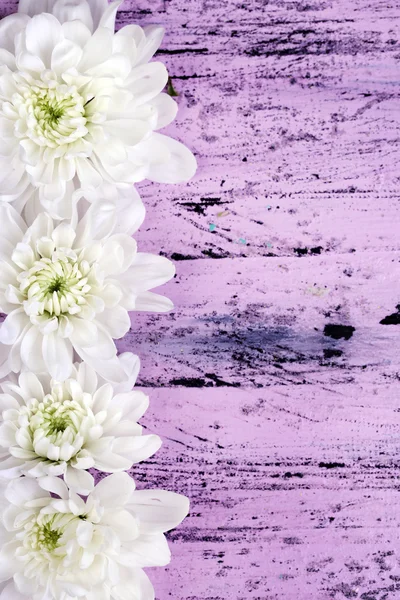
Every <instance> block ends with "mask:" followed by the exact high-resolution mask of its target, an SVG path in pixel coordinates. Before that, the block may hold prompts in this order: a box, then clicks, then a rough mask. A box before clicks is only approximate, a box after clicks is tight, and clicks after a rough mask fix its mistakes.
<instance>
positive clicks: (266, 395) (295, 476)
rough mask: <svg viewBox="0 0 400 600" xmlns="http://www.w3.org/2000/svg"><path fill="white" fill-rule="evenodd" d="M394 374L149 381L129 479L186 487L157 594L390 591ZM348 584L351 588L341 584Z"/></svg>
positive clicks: (395, 528)
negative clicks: (306, 380) (182, 384)
mask: <svg viewBox="0 0 400 600" xmlns="http://www.w3.org/2000/svg"><path fill="white" fill-rule="evenodd" d="M398 406H399V401H398V384H397V383H393V382H391V383H386V384H376V383H375V382H371V380H370V377H369V376H368V373H366V372H364V374H363V378H362V381H361V382H360V383H359V384H348V383H342V384H338V385H333V386H331V387H328V386H319V385H312V386H309V387H308V388H304V387H301V386H285V387H283V388H282V387H281V386H273V387H270V388H268V389H267V390H254V389H253V390H238V389H221V388H220V389H210V390H207V393H204V391H203V390H183V389H173V390H171V389H154V390H152V392H151V405H150V411H149V414H148V415H147V416H146V419H145V421H144V423H145V425H146V426H149V427H150V429H151V430H157V431H158V433H159V434H160V435H161V436H162V437H163V439H164V446H163V447H162V449H161V450H160V452H159V453H158V455H157V456H156V457H155V458H154V459H153V460H152V461H149V462H148V463H147V464H145V465H141V466H138V467H135V468H134V469H133V470H132V473H133V474H134V476H135V478H136V479H137V481H138V486H139V487H143V486H149V485H154V486H157V485H158V486H164V487H169V488H172V489H174V490H176V491H180V492H183V493H186V494H187V495H188V496H190V498H191V501H192V508H191V514H190V517H189V518H188V519H187V520H186V521H185V524H184V525H183V526H182V527H181V528H180V529H178V530H176V531H175V532H173V533H172V534H171V536H170V537H171V539H172V542H173V544H172V545H173V554H174V560H173V563H172V565H171V567H170V568H169V570H168V572H162V573H159V574H157V573H155V578H156V582H157V589H158V595H159V597H160V598H165V597H168V596H169V595H175V596H177V597H179V598H187V599H191V600H194V599H196V600H197V599H199V598H202V599H211V598H213V599H214V598H242V599H246V600H250V599H251V600H256V599H260V598H263V599H264V598H268V599H270V598H276V599H278V598H279V599H281V598H290V599H292V598H296V597H298V598H301V600H306V599H307V598H323V599H325V598H335V597H336V598H342V597H344V598H357V597H359V598H362V599H363V600H364V599H367V598H384V597H385V594H388V595H387V596H386V597H387V598H392V597H393V598H395V597H396V593H397V592H398V591H399V589H400V588H399V583H398V560H397V558H396V557H397V546H398V543H399V525H400V518H399V514H398V511H397V510H396V505H397V503H398V494H399V489H400V488H399V484H398V468H399V461H398V459H397V454H398V451H397V449H398V430H399V426H400V416H399V414H400V413H399V409H398ZM346 594H347V595H346Z"/></svg>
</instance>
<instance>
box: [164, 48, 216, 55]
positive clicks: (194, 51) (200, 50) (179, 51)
mask: <svg viewBox="0 0 400 600" xmlns="http://www.w3.org/2000/svg"><path fill="white" fill-rule="evenodd" d="M207 52H208V48H177V49H175V50H165V49H164V50H162V49H161V50H158V52H157V54H189V53H191V54H207Z"/></svg>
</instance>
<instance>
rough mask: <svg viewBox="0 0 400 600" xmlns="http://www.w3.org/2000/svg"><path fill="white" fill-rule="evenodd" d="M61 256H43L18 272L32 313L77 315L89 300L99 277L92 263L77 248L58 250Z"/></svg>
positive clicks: (25, 303)
mask: <svg viewBox="0 0 400 600" xmlns="http://www.w3.org/2000/svg"><path fill="white" fill-rule="evenodd" d="M58 257H59V259H58V260H55V259H53V258H47V257H43V258H40V260H37V261H36V262H35V263H34V264H33V266H32V267H31V269H29V271H25V272H23V273H21V274H20V275H19V276H18V280H19V282H20V288H19V289H20V291H21V293H22V294H23V296H24V297H25V302H24V307H25V310H26V312H27V314H29V315H36V316H39V315H46V316H50V317H53V316H56V317H59V316H60V315H76V314H79V313H80V312H81V310H82V306H84V305H86V304H87V297H88V295H89V293H90V292H91V290H92V283H93V282H94V281H95V279H94V272H93V271H92V267H91V266H90V265H89V263H88V262H87V261H85V260H79V257H78V256H76V255H75V253H74V252H72V251H71V252H69V253H68V255H64V254H63V253H60V252H58Z"/></svg>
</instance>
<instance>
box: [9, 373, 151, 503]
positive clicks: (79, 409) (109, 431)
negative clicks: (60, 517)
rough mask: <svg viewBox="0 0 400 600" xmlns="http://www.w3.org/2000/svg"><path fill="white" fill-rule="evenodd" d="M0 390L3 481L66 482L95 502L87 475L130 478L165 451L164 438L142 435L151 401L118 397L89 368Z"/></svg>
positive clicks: (24, 376)
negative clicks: (125, 475)
mask: <svg viewBox="0 0 400 600" xmlns="http://www.w3.org/2000/svg"><path fill="white" fill-rule="evenodd" d="M0 388H1V390H2V394H0V409H1V411H2V416H1V418H0V423H1V425H0V446H1V447H2V448H3V452H1V453H0V456H1V454H3V460H2V461H1V462H0V475H1V476H2V477H6V478H9V479H12V478H15V477H19V476H20V475H26V476H30V477H44V476H47V475H63V476H64V480H65V482H66V483H67V484H68V486H69V487H70V489H72V490H74V491H76V492H78V493H80V494H88V493H89V492H90V491H91V490H92V489H93V486H94V480H93V477H92V475H91V474H90V473H88V472H87V471H86V469H90V468H92V467H94V468H95V469H98V470H100V471H105V472H106V473H114V472H119V471H126V470H128V469H130V468H131V466H132V465H133V464H134V463H138V462H140V461H142V460H146V459H147V458H149V457H150V456H152V455H153V454H154V453H155V452H157V450H158V449H159V448H160V446H161V440H160V438H159V437H158V436H157V435H142V427H141V426H140V425H139V424H138V423H137V421H138V420H139V419H140V418H141V417H142V416H143V414H144V413H145V411H146V410H147V408H148V405H149V399H148V397H147V396H146V395H145V394H143V393H142V392H139V391H125V392H122V391H119V392H117V393H116V391H115V390H114V388H113V386H111V384H109V383H105V382H101V381H99V377H98V376H97V374H96V372H95V371H94V370H93V369H92V368H91V367H89V366H88V365H87V364H85V363H79V364H77V365H75V366H74V369H73V374H72V376H71V378H70V379H67V380H66V381H64V382H62V383H60V382H58V381H54V380H52V379H51V378H50V376H49V375H47V374H46V375H41V376H36V375H34V374H33V373H30V372H23V373H21V374H20V375H19V378H18V381H16V382H13V381H5V382H3V383H2V384H0Z"/></svg>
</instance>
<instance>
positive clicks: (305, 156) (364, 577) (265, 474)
mask: <svg viewBox="0 0 400 600" xmlns="http://www.w3.org/2000/svg"><path fill="white" fill-rule="evenodd" d="M32 1H34V0H32ZM16 5H17V2H16V1H14V0H1V2H0V6H1V7H2V9H3V11H2V12H3V14H6V13H9V12H12V11H13V10H15V7H16ZM123 6H124V10H123V12H121V13H120V16H119V24H120V25H121V24H122V23H128V22H138V23H140V24H146V23H163V24H165V26H166V28H167V36H166V38H165V41H164V44H163V49H162V51H161V53H160V55H159V56H160V58H161V59H162V60H164V61H165V62H166V64H167V65H168V67H169V69H170V73H171V75H172V77H173V84H174V86H175V88H176V90H177V91H178V92H179V98H178V101H179V105H180V113H179V118H178V122H177V124H176V126H173V127H170V128H169V131H170V132H171V134H173V135H176V136H177V137H178V138H180V139H181V140H183V141H185V142H186V143H187V144H188V145H190V146H191V147H192V148H193V149H194V151H195V152H196V154H197V156H198V160H199V165H200V167H199V171H198V174H197V176H196V178H195V179H194V181H193V182H192V183H191V184H189V185H188V186H185V185H182V186H172V187H166V186H156V185H153V184H144V185H141V186H140V191H141V193H142V195H143V198H144V200H145V202H146V204H147V207H148V217H147V221H146V222H145V225H144V227H143V230H142V232H141V235H140V237H139V241H140V242H141V248H142V249H146V250H148V251H155V252H159V251H160V250H161V252H162V253H163V254H165V255H166V256H168V257H171V258H172V259H174V260H175V261H176V265H177V271H178V275H177V277H176V279H175V280H174V282H173V283H171V284H170V285H169V286H166V287H165V291H166V292H169V294H170V296H171V297H173V299H174V300H175V302H176V311H175V312H174V313H173V314H170V315H167V316H165V315H164V316H160V317H158V316H147V315H139V316H136V315H135V317H134V318H133V321H134V322H133V328H132V331H131V333H130V334H129V336H128V337H127V338H126V339H125V340H124V342H122V343H121V344H120V348H121V349H132V350H134V351H136V352H138V353H139V355H141V357H142V361H143V369H142V373H141V378H140V384H141V385H142V386H143V387H146V388H147V389H148V391H149V393H150V394H151V400H152V404H151V409H150V411H149V414H148V415H147V417H146V420H145V423H146V426H148V427H149V428H151V429H153V430H154V431H157V433H159V434H160V435H161V436H162V437H163V438H164V446H163V448H162V449H161V451H160V452H159V453H158V454H157V455H156V456H155V457H154V459H153V460H151V461H149V462H148V463H147V464H144V465H141V466H140V467H139V468H135V469H133V471H132V472H133V474H134V475H135V477H136V478H137V480H138V483H139V486H140V487H143V486H144V485H148V486H162V487H166V488H168V489H172V490H175V491H180V492H183V493H185V494H187V495H188V496H190V497H191V499H192V509H191V515H190V517H189V518H188V519H187V520H186V522H185V524H184V525H183V526H182V527H180V528H179V529H178V530H176V531H175V532H173V533H172V534H171V536H170V537H171V540H172V546H173V553H174V558H173V562H172V564H171V566H170V567H169V568H168V569H159V570H153V574H152V576H153V578H154V579H155V583H156V587H157V597H158V598H159V599H162V600H166V599H167V598H174V599H175V600H220V599H224V600H225V599H226V600H228V599H229V600H236V599H237V600H277V599H279V600H291V599H296V600H325V599H329V598H334V599H335V600H342V599H344V598H360V599H361V600H392V599H393V600H394V599H398V598H399V597H400V549H399V525H400V481H399V477H398V474H399V467H400V458H399V449H400V430H399V426H400V394H399V352H400V342H399V330H400V327H396V324H398V325H399V324H400V312H398V309H397V308H396V307H397V305H399V304H400V285H399V281H400V264H399V258H400V252H399V251H400V247H399V225H400V218H399V216H400V215H399V213H400V206H399V172H400V169H399V147H400V112H399V108H400V96H399V80H400V64H399V63H400V43H399V41H398V40H399V29H400V5H399V4H398V3H395V2H393V3H386V2H382V1H381V0H364V1H360V0H353V1H352V2H350V1H349V0H346V1H345V0H337V1H329V0H327V1H323V0H319V1H315V0H288V1H284V0H271V1H270V2H268V1H267V0H264V1H263V0H258V1H257V0H248V1H246V2H244V1H243V2H242V1H240V0H225V1H224V0H222V1H221V0H164V1H163V0H152V1H151V2H150V1H149V0H126V1H125V3H124V5H123ZM399 308H400V307H399Z"/></svg>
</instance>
